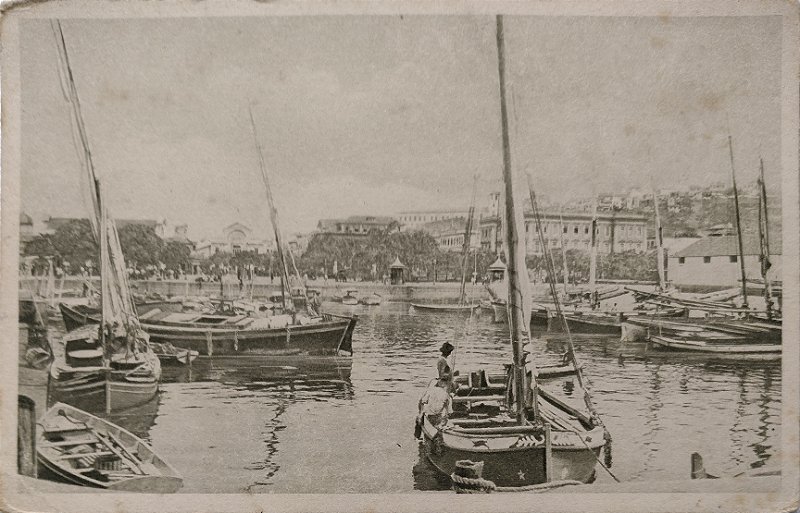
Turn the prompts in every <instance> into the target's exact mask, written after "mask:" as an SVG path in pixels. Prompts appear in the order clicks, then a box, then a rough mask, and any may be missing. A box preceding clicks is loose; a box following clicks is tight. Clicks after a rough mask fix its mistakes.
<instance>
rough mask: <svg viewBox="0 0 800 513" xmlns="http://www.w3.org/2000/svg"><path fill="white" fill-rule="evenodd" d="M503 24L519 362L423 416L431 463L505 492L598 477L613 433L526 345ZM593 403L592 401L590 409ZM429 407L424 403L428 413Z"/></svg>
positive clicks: (511, 279) (479, 379)
mask: <svg viewBox="0 0 800 513" xmlns="http://www.w3.org/2000/svg"><path fill="white" fill-rule="evenodd" d="M496 23H497V52H498V62H499V76H500V107H501V109H500V110H501V120H502V123H501V126H502V142H503V144H502V147H503V179H504V184H505V208H504V221H505V222H504V223H503V226H504V232H505V237H504V243H505V245H506V255H509V259H508V264H507V265H508V271H507V276H508V283H509V286H508V300H507V301H508V305H509V310H508V311H509V316H508V317H509V332H510V339H511V347H512V362H511V364H510V365H507V366H506V369H505V372H504V373H503V374H502V375H501V377H500V379H497V381H495V379H496V378H493V377H492V373H487V372H485V371H483V372H482V371H478V372H470V373H469V376H470V378H469V381H468V382H467V383H465V384H462V383H458V382H457V383H458V384H459V386H458V388H457V389H456V393H455V395H454V396H453V397H452V402H453V412H452V414H450V415H449V416H448V415H436V416H435V417H436V418H433V419H432V418H431V417H430V416H429V415H422V418H421V419H419V417H418V426H419V427H420V433H419V434H420V437H421V438H422V441H423V444H424V451H425V455H426V456H427V458H428V459H429V460H430V462H431V463H432V464H433V465H434V466H435V467H436V468H437V469H439V470H440V471H441V472H443V473H445V474H448V475H450V476H451V479H453V482H454V483H458V482H459V480H458V478H459V476H457V475H456V474H455V473H454V471H455V469H456V464H457V462H463V461H464V460H469V462H475V463H479V464H481V465H482V469H483V471H482V479H484V480H486V481H489V482H491V483H492V485H493V486H497V487H508V488H515V489H519V488H520V487H527V486H532V485H537V484H542V483H548V482H552V481H553V480H574V481H580V482H589V481H591V480H592V479H593V477H594V473H595V466H596V464H597V462H598V461H599V455H600V451H601V450H602V449H603V447H604V446H605V445H606V438H607V436H606V431H605V428H604V427H603V425H602V423H601V422H600V420H599V417H597V415H596V414H594V413H591V411H589V412H587V411H583V409H582V408H580V407H578V406H576V405H570V404H568V402H567V401H566V400H564V399H563V398H561V397H558V396H557V395H556V394H555V393H551V392H548V391H545V390H544V388H542V387H541V386H540V383H539V372H538V370H537V368H536V364H535V361H534V359H533V358H532V356H533V354H532V353H530V352H526V351H525V350H524V348H523V346H524V345H525V343H526V341H527V340H528V339H529V333H528V326H527V322H526V320H527V318H526V314H525V312H526V311H528V310H529V309H530V294H529V293H528V290H527V289H528V287H529V281H528V279H527V278H528V277H527V269H526V267H525V248H524V245H523V244H521V243H520V241H523V240H524V233H525V232H524V230H522V229H520V226H522V225H523V219H522V211H521V209H520V208H518V207H517V206H516V205H519V204H520V202H519V199H518V198H516V196H515V187H514V175H513V172H512V169H511V156H510V142H509V136H508V116H507V111H506V101H505V80H506V77H505V63H504V52H505V50H504V40H503V18H502V16H499V15H498V16H497V18H496ZM534 209H535V207H534ZM521 235H523V236H521ZM569 359H570V362H571V363H572V366H573V369H574V372H575V377H576V379H577V380H578V388H583V383H582V381H583V378H582V373H581V369H580V366H579V365H578V364H577V360H576V358H575V355H574V351H570V352H569ZM473 376H475V377H473ZM487 376H488V377H487ZM441 383H443V380H442V378H440V380H439V383H438V384H437V386H442V385H441ZM445 386H448V387H449V385H445ZM577 396H580V394H577ZM423 397H425V396H423ZM585 397H588V394H586V395H585ZM590 404H591V402H590V401H587V402H586V407H587V408H589V407H590ZM422 406H423V404H422V401H421V404H420V410H421V411H422Z"/></svg>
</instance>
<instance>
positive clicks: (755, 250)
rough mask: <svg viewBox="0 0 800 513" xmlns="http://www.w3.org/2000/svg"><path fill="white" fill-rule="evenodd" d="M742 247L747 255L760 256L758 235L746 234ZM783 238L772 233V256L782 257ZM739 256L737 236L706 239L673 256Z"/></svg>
mask: <svg viewBox="0 0 800 513" xmlns="http://www.w3.org/2000/svg"><path fill="white" fill-rule="evenodd" d="M742 246H743V247H744V254H745V255H760V254H761V248H760V244H759V240H758V235H757V234H744V235H743V236H742ZM782 248H783V246H782V243H781V238H780V236H778V234H777V233H770V240H769V249H770V254H772V255H780V254H781V251H782ZM738 254H739V244H738V241H737V238H736V236H735V235H723V236H717V237H705V238H702V239H700V240H698V241H697V242H695V243H694V244H691V245H689V246H687V247H685V248H684V249H682V250H680V251H678V252H677V253H675V254H674V255H672V256H675V257H707V256H708V257H712V256H732V255H738Z"/></svg>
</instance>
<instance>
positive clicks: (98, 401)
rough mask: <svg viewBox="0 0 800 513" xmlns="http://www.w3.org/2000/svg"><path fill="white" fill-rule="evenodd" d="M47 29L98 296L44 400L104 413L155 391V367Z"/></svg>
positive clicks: (59, 35) (67, 72)
mask: <svg viewBox="0 0 800 513" xmlns="http://www.w3.org/2000/svg"><path fill="white" fill-rule="evenodd" d="M52 28H53V33H54V35H55V37H56V43H57V47H58V54H59V66H60V68H59V69H60V71H61V78H62V81H63V83H62V88H63V90H64V91H65V92H66V93H67V99H68V100H69V102H70V106H71V113H72V121H73V126H74V128H75V129H76V132H77V134H78V138H79V140H80V142H81V148H80V149H79V151H78V155H79V158H80V159H81V163H82V164H83V167H84V170H85V171H86V172H87V175H88V179H89V183H90V185H91V188H92V190H91V194H90V196H91V199H92V206H93V209H92V214H93V215H91V216H89V219H90V222H91V224H92V232H93V235H94V238H95V242H96V244H97V246H98V247H99V249H100V278H101V279H100V282H101V286H102V295H101V312H100V324H99V325H88V326H85V327H84V328H82V329H81V330H77V331H73V332H71V333H69V334H67V335H66V336H65V337H64V339H63V345H64V347H63V353H62V354H58V355H57V356H56V357H55V359H54V361H53V363H52V364H51V365H50V372H49V376H48V382H47V396H48V403H49V404H52V403H54V402H65V403H69V404H73V405H79V406H80V407H81V408H82V409H89V410H98V409H101V408H102V409H104V410H105V412H106V413H109V412H111V411H116V410H122V409H125V408H128V407H131V406H135V405H138V404H142V403H145V402H148V401H149V400H151V399H152V398H153V397H154V396H155V394H156V393H157V392H158V386H159V381H160V379H161V365H160V363H159V361H158V358H157V357H156V356H155V354H154V353H153V351H152V350H151V349H150V346H149V339H148V337H147V334H146V333H144V332H143V331H142V330H141V327H140V326H139V321H138V319H137V317H136V313H135V310H134V307H133V301H132V298H131V294H130V287H129V285H128V280H127V272H126V269H127V267H126V266H125V260H124V258H123V256H122V248H121V246H120V243H119V235H118V233H117V229H116V226H115V224H114V221H113V220H112V219H111V218H110V216H109V213H108V207H107V206H106V205H105V203H104V201H103V198H104V195H103V194H102V191H101V187H100V181H99V179H98V178H97V175H96V173H95V169H94V164H93V162H92V157H91V153H90V152H89V146H88V144H89V143H88V138H87V135H86V131H85V128H84V125H83V118H82V116H81V112H80V103H79V101H78V95H77V91H76V89H75V83H74V81H73V78H72V76H73V75H72V70H71V68H70V64H69V57H68V54H67V48H66V44H65V42H64V34H63V32H62V29H61V24H60V23H59V22H57V21H56V22H53V24H52Z"/></svg>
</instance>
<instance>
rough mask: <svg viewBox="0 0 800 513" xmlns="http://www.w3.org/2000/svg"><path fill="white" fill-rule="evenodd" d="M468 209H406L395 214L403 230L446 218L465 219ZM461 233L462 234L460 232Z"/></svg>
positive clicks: (414, 228) (415, 228)
mask: <svg viewBox="0 0 800 513" xmlns="http://www.w3.org/2000/svg"><path fill="white" fill-rule="evenodd" d="M468 215H469V210H467V209H464V210H408V211H405V212H400V213H399V214H397V220H398V221H399V222H400V224H401V225H402V228H401V229H402V230H403V231H413V230H419V229H421V228H422V226H423V225H425V224H428V223H432V222H434V221H444V220H446V219H457V218H459V217H460V218H463V219H466V218H467V216H468ZM462 235H463V234H462Z"/></svg>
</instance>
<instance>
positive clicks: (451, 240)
mask: <svg viewBox="0 0 800 513" xmlns="http://www.w3.org/2000/svg"><path fill="white" fill-rule="evenodd" d="M478 223H479V221H478V220H477V219H476V220H475V221H474V222H473V226H472V234H471V236H470V249H471V250H479V249H480V248H481V237H480V229H479V227H478ZM466 229H467V218H466V216H465V217H455V218H450V219H442V220H439V221H433V222H430V223H425V224H423V225H422V226H420V227H419V230H422V231H423V232H425V233H428V234H430V235H431V236H432V237H433V238H434V239H435V240H436V244H437V245H438V246H439V248H440V249H442V250H444V251H453V252H461V251H462V250H463V249H464V236H465V233H466Z"/></svg>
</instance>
